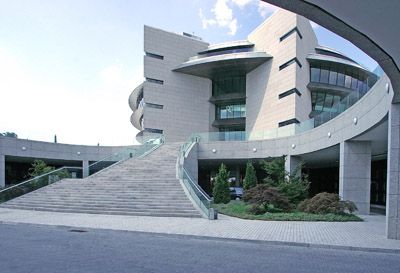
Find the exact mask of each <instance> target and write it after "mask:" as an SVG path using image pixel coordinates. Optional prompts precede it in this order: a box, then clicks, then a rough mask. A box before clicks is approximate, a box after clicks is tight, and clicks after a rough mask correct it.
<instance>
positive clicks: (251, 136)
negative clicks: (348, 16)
mask: <svg viewBox="0 0 400 273" xmlns="http://www.w3.org/2000/svg"><path fill="white" fill-rule="evenodd" d="M378 82H379V80H378ZM374 86H375V85H374ZM370 90H372V88H371V89H370ZM368 92H369V91H368ZM368 92H367V93H368ZM367 93H365V92H363V91H353V92H351V93H350V94H349V95H348V96H346V97H345V98H343V99H342V100H341V101H340V102H338V103H336V104H333V106H332V107H331V111H329V112H323V113H321V114H319V115H317V116H315V117H314V118H312V119H309V120H306V121H303V122H300V123H297V124H291V125H287V126H284V127H280V128H276V129H270V130H263V131H251V132H247V131H246V132H245V131H232V132H206V133H195V134H192V135H191V137H190V139H191V141H197V142H211V141H252V140H266V139H273V138H281V137H288V136H293V135H296V134H299V133H303V132H305V131H308V130H311V129H314V128H316V127H318V126H320V125H322V124H324V123H326V122H328V121H330V120H332V119H334V118H335V117H337V116H338V115H340V114H341V113H343V112H345V111H346V110H347V109H349V108H350V107H351V106H353V105H354V104H355V103H356V102H357V101H359V100H360V99H361V98H362V97H363V96H365V95H366V94H367Z"/></svg>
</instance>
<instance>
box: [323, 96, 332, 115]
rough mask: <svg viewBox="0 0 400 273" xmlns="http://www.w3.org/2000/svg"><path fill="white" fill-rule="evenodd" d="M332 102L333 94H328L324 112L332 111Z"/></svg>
mask: <svg viewBox="0 0 400 273" xmlns="http://www.w3.org/2000/svg"><path fill="white" fill-rule="evenodd" d="M332 102H333V95H331V94H326V97H325V101H324V109H323V111H324V112H330V111H331V107H332Z"/></svg>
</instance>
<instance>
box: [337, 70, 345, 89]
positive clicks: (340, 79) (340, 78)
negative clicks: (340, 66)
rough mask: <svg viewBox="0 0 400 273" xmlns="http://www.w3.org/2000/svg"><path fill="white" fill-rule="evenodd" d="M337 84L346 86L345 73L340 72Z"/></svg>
mask: <svg viewBox="0 0 400 273" xmlns="http://www.w3.org/2000/svg"><path fill="white" fill-rule="evenodd" d="M337 85H339V86H344V74H343V73H340V72H339V73H338V76H337Z"/></svg>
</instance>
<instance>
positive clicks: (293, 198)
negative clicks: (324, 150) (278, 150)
mask: <svg viewBox="0 0 400 273" xmlns="http://www.w3.org/2000/svg"><path fill="white" fill-rule="evenodd" d="M262 166H263V169H264V171H265V172H266V174H267V177H266V178H265V179H264V183H265V184H267V185H270V186H273V187H276V188H278V189H279V192H280V193H281V194H283V195H284V196H286V197H287V198H288V199H289V202H290V203H291V204H294V205H297V204H298V203H299V202H300V201H302V200H304V199H306V198H307V197H308V188H309V185H310V182H309V180H308V176H306V175H303V174H302V172H301V170H302V168H303V166H304V164H303V163H300V164H299V165H298V166H297V167H296V169H295V170H294V172H293V173H292V174H290V173H288V172H286V171H285V157H284V156H283V157H278V158H274V159H272V160H269V161H263V162H262Z"/></svg>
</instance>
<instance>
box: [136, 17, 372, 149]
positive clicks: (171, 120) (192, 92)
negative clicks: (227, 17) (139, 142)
mask: <svg viewBox="0 0 400 273" xmlns="http://www.w3.org/2000/svg"><path fill="white" fill-rule="evenodd" d="M144 51H145V56H144V77H145V79H146V80H145V82H143V83H142V84H141V85H139V86H138V87H137V88H135V89H134V91H133V92H132V94H131V96H130V98H129V104H130V106H131V108H132V110H133V114H132V116H131V122H132V124H133V125H134V126H135V127H136V128H137V129H138V130H140V133H139V135H143V134H144V135H145V134H148V133H163V134H164V135H165V137H166V140H167V141H171V142H174V141H185V140H187V139H188V137H189V136H190V135H191V134H193V133H199V132H219V134H214V135H215V136H216V137H218V138H219V139H220V140H222V139H224V140H245V139H246V138H248V139H258V138H260V135H261V138H265V136H264V135H265V134H268V133H267V132H270V131H271V132H272V131H279V135H280V136H285V135H291V134H294V133H295V130H296V129H297V130H299V129H300V127H301V126H299V124H301V123H302V122H305V121H308V120H310V118H315V125H320V124H322V123H324V122H325V119H326V117H327V114H325V113H328V114H329V115H330V116H333V115H335V114H336V115H337V114H339V113H341V112H343V111H344V110H345V109H343V108H340V107H342V106H343V105H342V104H341V102H343V101H344V99H347V100H350V101H351V104H353V103H354V102H355V101H357V100H358V99H359V98H361V97H362V96H363V95H364V94H365V93H366V92H367V91H368V90H369V89H370V88H371V87H372V86H373V85H374V84H375V82H376V81H377V76H376V75H375V74H374V73H372V72H370V71H368V70H367V69H365V68H364V67H362V66H361V65H360V64H358V63H357V62H355V61H354V60H352V59H351V58H349V57H347V56H344V55H343V54H342V53H340V52H338V51H336V50H334V49H331V48H327V47H324V46H321V45H318V42H317V38H316V36H315V34H314V31H313V29H312V27H311V25H310V22H309V21H308V20H307V19H305V18H304V17H302V16H299V15H296V14H294V13H291V12H288V11H284V10H281V11H279V12H276V13H275V14H273V15H272V16H271V17H270V18H268V19H267V20H266V21H265V22H264V23H262V24H261V25H260V26H259V27H257V28H256V29H255V30H254V31H253V32H252V33H250V34H249V35H248V37H247V39H246V40H242V41H233V42H227V43H222V44H217V45H209V44H208V43H205V42H204V41H202V39H200V38H199V37H195V36H193V35H190V34H186V33H183V34H175V33H171V32H167V31H163V30H160V29H156V28H153V27H149V26H145V27H144ZM322 114H324V115H322ZM302 126H303V127H304V126H306V125H305V124H303V125H302ZM307 126H310V125H307ZM313 126H314V125H313Z"/></svg>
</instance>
